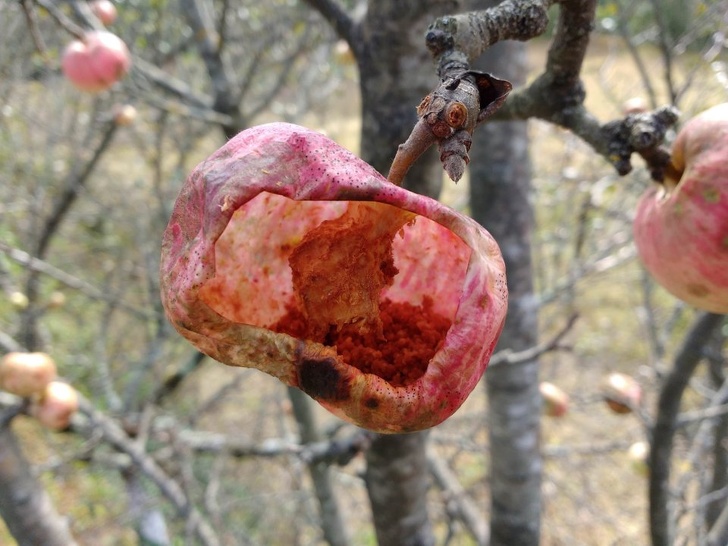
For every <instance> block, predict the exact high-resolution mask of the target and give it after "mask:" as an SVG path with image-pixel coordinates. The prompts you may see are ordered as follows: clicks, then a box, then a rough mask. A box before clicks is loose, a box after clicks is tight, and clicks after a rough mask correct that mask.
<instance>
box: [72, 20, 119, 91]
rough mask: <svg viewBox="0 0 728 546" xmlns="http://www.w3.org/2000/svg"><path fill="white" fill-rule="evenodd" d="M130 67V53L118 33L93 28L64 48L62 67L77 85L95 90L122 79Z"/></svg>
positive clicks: (84, 89)
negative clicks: (80, 38)
mask: <svg viewBox="0 0 728 546" xmlns="http://www.w3.org/2000/svg"><path fill="white" fill-rule="evenodd" d="M130 67H131V54H130V53H129V49H128V48H127V47H126V44H125V43H124V42H123V41H122V40H121V39H120V38H119V37H118V36H116V35H115V34H112V33H111V32H107V31H104V30H97V31H92V32H89V33H87V34H86V36H84V39H83V40H74V41H73V42H71V43H70V44H68V46H67V47H66V49H65V51H64V52H63V59H62V61H61V68H62V69H63V73H64V74H65V76H66V77H67V78H68V79H69V81H70V82H71V83H72V84H73V85H74V86H75V87H76V88H78V89H80V90H82V91H88V92H91V93H96V92H99V91H103V90H105V89H108V88H109V87H111V86H112V85H114V84H115V83H116V82H117V81H119V80H120V79H122V78H123V77H124V76H125V75H126V74H127V72H129V68H130Z"/></svg>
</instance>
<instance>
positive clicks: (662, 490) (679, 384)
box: [649, 313, 724, 546]
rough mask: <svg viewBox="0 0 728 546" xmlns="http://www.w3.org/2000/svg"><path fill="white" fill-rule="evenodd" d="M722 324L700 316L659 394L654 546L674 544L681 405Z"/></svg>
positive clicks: (653, 463)
mask: <svg viewBox="0 0 728 546" xmlns="http://www.w3.org/2000/svg"><path fill="white" fill-rule="evenodd" d="M723 320H724V317H723V315H716V314H712V313H704V314H702V315H700V317H699V318H698V319H697V320H696V321H695V323H694V324H693V326H692V328H691V329H690V331H689V332H688V334H687V336H686V337H685V340H684V342H683V345H682V347H681V349H680V352H679V353H678V355H677V356H676V358H675V363H674V366H673V369H672V371H671V372H670V374H669V375H668V376H667V377H666V378H665V382H664V384H663V386H662V389H661V390H660V396H659V400H658V403H657V416H656V419H655V425H654V428H653V431H652V442H651V449H650V481H649V501H650V509H649V512H650V536H651V538H652V544H653V546H669V545H671V544H672V538H671V536H672V529H671V525H672V518H671V513H670V512H671V511H670V502H671V499H670V464H671V457H672V440H673V437H674V435H675V430H676V429H677V418H678V415H679V412H680V403H681V400H682V395H683V392H684V391H685V388H686V387H687V386H688V383H689V381H690V378H691V377H692V375H693V373H694V372H695V369H696V368H697V366H698V364H699V363H700V361H701V359H702V358H703V347H704V346H705V345H706V344H707V342H708V340H709V339H710V337H711V336H712V335H713V333H714V332H715V330H716V329H717V328H718V327H720V325H721V324H722V323H723Z"/></svg>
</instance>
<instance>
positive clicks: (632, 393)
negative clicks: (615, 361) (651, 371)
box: [602, 372, 642, 414]
mask: <svg viewBox="0 0 728 546" xmlns="http://www.w3.org/2000/svg"><path fill="white" fill-rule="evenodd" d="M602 397H603V398H604V401H605V402H606V403H607V406H609V409H611V410H612V411H613V412H614V413H619V414H625V413H630V412H631V411H633V410H634V408H636V407H638V406H639V404H640V401H641V400H642V387H640V384H639V383H637V381H636V380H635V379H634V378H633V377H632V376H629V375H627V374H623V373H618V372H615V373H611V374H609V375H608V376H607V377H606V378H605V379H604V382H603V383H602Z"/></svg>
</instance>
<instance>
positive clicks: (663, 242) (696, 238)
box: [634, 104, 728, 313]
mask: <svg viewBox="0 0 728 546" xmlns="http://www.w3.org/2000/svg"><path fill="white" fill-rule="evenodd" d="M672 163H673V166H674V167H675V169H676V171H677V172H678V173H682V176H681V177H680V179H679V180H676V179H674V178H671V177H667V178H666V179H665V183H664V186H662V185H657V184H655V185H654V186H653V187H651V188H650V189H648V190H647V191H646V192H645V194H644V195H643V196H642V197H641V199H640V201H639V204H638V206H637V212H636V215H635V220H634V239H635V243H636V245H637V251H638V254H639V256H640V258H641V260H642V262H643V264H644V265H645V267H646V268H647V270H648V271H649V272H650V274H651V275H652V276H653V277H654V278H655V280H656V281H657V282H658V283H659V284H660V285H662V286H663V287H664V288H665V289H666V290H668V291H669V292H670V293H672V294H673V295H674V296H676V297H678V298H680V299H681V300H683V301H685V302H687V303H689V304H690V305H693V306H695V307H698V308H700V309H704V310H706V311H711V312H713V313H728V104H721V105H718V106H715V107H713V108H710V109H709V110H706V111H704V112H703V113H701V114H699V115H698V116H696V117H695V118H692V119H691V120H690V121H688V123H686V124H685V126H684V127H683V128H682V129H681V130H680V132H679V133H678V135H677V138H676V139H675V143H674V145H673V151H672Z"/></svg>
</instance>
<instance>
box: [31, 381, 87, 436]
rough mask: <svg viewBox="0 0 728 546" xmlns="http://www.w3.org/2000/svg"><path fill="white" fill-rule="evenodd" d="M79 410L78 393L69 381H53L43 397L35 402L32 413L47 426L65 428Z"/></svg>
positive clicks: (47, 386) (55, 428) (54, 428)
mask: <svg viewBox="0 0 728 546" xmlns="http://www.w3.org/2000/svg"><path fill="white" fill-rule="evenodd" d="M76 410H78V393H77V392H76V389H74V388H73V387H72V386H71V385H69V384H68V383H63V382H62V381H51V382H50V383H48V385H46V388H45V391H43V394H42V395H41V397H40V398H39V399H38V400H36V401H34V402H33V405H32V406H31V407H30V414H31V415H32V416H33V417H35V418H36V419H38V421H39V422H40V423H41V424H42V425H43V426H44V427H46V428H49V429H51V430H63V429H66V428H68V425H70V424H71V417H72V416H73V414H74V413H75V412H76Z"/></svg>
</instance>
